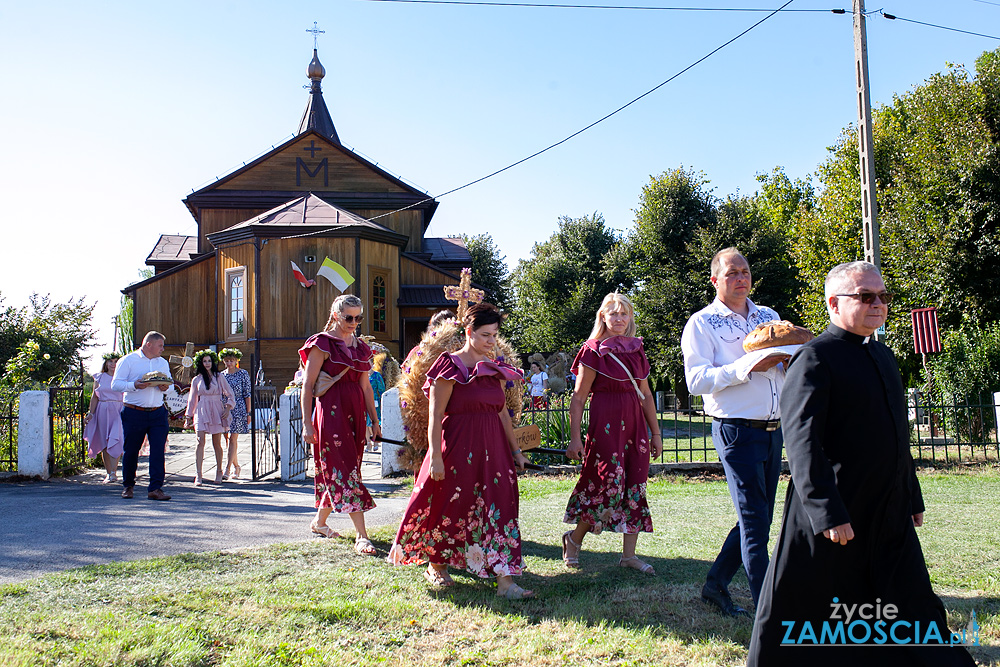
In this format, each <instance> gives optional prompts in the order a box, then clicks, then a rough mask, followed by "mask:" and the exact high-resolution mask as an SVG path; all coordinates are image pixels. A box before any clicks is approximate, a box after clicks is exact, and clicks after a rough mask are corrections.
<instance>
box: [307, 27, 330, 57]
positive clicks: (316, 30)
mask: <svg viewBox="0 0 1000 667" xmlns="http://www.w3.org/2000/svg"><path fill="white" fill-rule="evenodd" d="M306 32H309V33H312V36H313V50H314V51H315V50H316V49H317V48H319V36H320V35H325V34H326V30H320V29H319V22H318V21H313V27H312V29H311V30H309V29H307V30H306Z"/></svg>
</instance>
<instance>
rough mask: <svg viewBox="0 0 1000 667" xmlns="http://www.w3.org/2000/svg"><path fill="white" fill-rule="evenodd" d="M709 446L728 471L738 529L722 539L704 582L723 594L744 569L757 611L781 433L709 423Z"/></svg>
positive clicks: (775, 486) (779, 430) (765, 557)
mask: <svg viewBox="0 0 1000 667" xmlns="http://www.w3.org/2000/svg"><path fill="white" fill-rule="evenodd" d="M712 443H713V444H714V445H715V451H716V452H718V454H719V460H720V461H722V467H723V469H724V470H725V471H726V483H727V484H728V485H729V495H730V496H731V497H732V499H733V506H734V507H735V508H736V516H737V519H738V520H739V523H737V524H736V526H734V527H733V529H732V530H731V531H729V535H728V536H726V541H725V542H724V543H723V544H722V550H721V551H719V555H718V557H716V559H715V563H713V564H712V568H711V569H710V570H709V571H708V577H707V578H706V582H707V583H708V584H712V585H715V586H717V587H719V588H721V589H722V590H726V589H727V588H728V586H729V582H731V581H732V580H733V576H734V575H735V574H736V571H737V570H739V569H740V563H742V564H743V567H744V568H745V569H746V571H747V579H749V580H750V593H751V595H753V602H754V604H755V605H756V604H757V599H758V598H759V597H760V589H761V587H762V586H763V585H764V575H765V574H766V573H767V563H768V556H767V540H768V537H769V536H770V533H771V518H772V516H773V514H774V496H775V494H776V493H777V489H778V475H779V474H780V473H781V445H782V438H781V429H780V428H779V429H778V430H776V431H770V432H768V431H765V430H764V429H762V428H750V427H749V426H735V425H732V424H723V423H722V422H718V421H714V420H713V421H712Z"/></svg>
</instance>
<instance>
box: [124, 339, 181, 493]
mask: <svg viewBox="0 0 1000 667" xmlns="http://www.w3.org/2000/svg"><path fill="white" fill-rule="evenodd" d="M165 342H166V341H165V339H164V337H163V334H161V333H158V332H156V331H150V332H149V333H147V334H146V335H145V337H143V339H142V347H140V348H139V349H138V350H135V351H134V352H131V353H130V354H127V355H125V356H124V357H122V359H121V361H119V362H118V366H117V367H115V376H114V378H113V379H112V380H111V388H112V389H113V390H114V391H123V392H125V397H124V399H125V407H124V408H122V430H123V431H124V432H125V454H124V457H123V458H122V484H123V485H124V486H125V488H124V490H122V498H131V497H132V487H133V486H135V471H136V468H137V467H138V465H139V449H140V448H141V447H142V441H143V440H144V439H146V438H149V488H148V489H147V490H148V495H147V497H148V498H149V499H150V500H170V496H168V495H167V494H165V493H164V492H163V489H162V488H161V487H162V486H163V478H164V477H165V475H166V472H165V469H164V449H165V447H166V444H167V429H168V426H169V424H168V416H167V408H166V407H165V406H164V405H163V391H164V390H163V389H161V388H160V386H158V385H155V384H150V383H149V382H142V377H143V376H144V375H145V374H146V373H149V372H151V371H159V372H160V373H163V374H165V375H166V376H167V377H168V378H169V377H170V364H168V363H167V360H166V359H164V358H163V357H161V356H160V354H161V353H162V352H163V344H164V343H165Z"/></svg>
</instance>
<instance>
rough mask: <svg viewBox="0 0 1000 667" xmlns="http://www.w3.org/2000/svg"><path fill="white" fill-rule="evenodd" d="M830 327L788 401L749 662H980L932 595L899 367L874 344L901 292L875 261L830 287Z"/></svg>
mask: <svg viewBox="0 0 1000 667" xmlns="http://www.w3.org/2000/svg"><path fill="white" fill-rule="evenodd" d="M825 296H826V304H827V309H828V311H829V313H830V322H831V324H830V326H829V328H828V329H827V330H826V331H825V332H824V333H823V334H821V335H820V336H818V337H817V338H815V339H814V340H812V341H810V342H809V343H806V344H805V345H804V346H802V348H801V349H800V350H799V351H798V352H797V353H796V354H795V356H794V357H792V361H791V364H790V366H789V369H788V373H787V375H786V378H785V387H784V392H783V393H782V395H781V415H782V427H783V430H784V435H785V452H786V455H787V457H788V463H789V466H790V468H791V473H792V481H791V483H789V485H788V494H787V496H786V498H785V514H784V517H783V519H782V524H781V533H780V535H779V537H778V544H777V546H776V548H775V551H774V554H773V555H772V557H771V562H770V566H769V567H768V570H767V576H766V577H765V579H764V587H763V590H762V591H761V597H760V604H759V605H758V608H757V616H756V619H755V622H754V628H753V636H752V638H751V640H750V653H749V656H748V659H747V665H757V666H760V667H775V666H779V665H809V667H820V666H821V665H838V667H840V666H842V665H843V664H848V665H850V667H859V666H860V665H879V666H880V667H881V666H882V665H907V666H909V665H935V666H938V665H973V664H974V662H973V660H972V657H971V656H970V655H969V653H968V652H967V650H966V649H965V648H964V647H963V646H952V645H950V644H960V643H962V642H963V641H969V643H971V640H972V638H971V637H962V636H961V632H960V631H959V633H958V634H957V635H953V634H952V630H951V629H949V628H948V627H947V623H946V617H945V610H944V605H942V603H941V600H939V599H938V597H937V596H936V595H935V594H934V591H933V590H932V589H931V583H930V577H929V576H928V574H927V566H926V564H925V563H924V555H923V552H922V551H921V549H920V541H919V540H918V539H917V533H916V529H915V527H917V526H920V525H921V524H922V523H923V516H924V514H923V513H924V503H923V499H922V498H921V495H920V485H919V483H918V482H917V477H916V473H915V471H914V466H913V459H912V458H911V457H910V442H909V424H908V422H907V412H906V403H905V399H904V393H903V383H902V379H901V378H900V375H899V367H898V366H897V365H896V360H895V357H893V354H892V352H891V351H890V350H889V348H887V347H886V346H885V345H883V344H881V343H879V342H877V341H875V340H873V339H872V338H871V336H872V334H874V333H875V330H876V329H878V328H879V327H880V326H882V324H883V323H885V319H886V316H887V315H888V312H889V307H888V306H889V301H890V300H891V295H889V294H887V293H886V290H885V284H884V283H883V282H882V276H881V275H880V274H879V271H878V269H877V268H876V267H875V266H874V265H872V264H869V263H867V262H851V263H849V264H841V265H838V266H836V267H834V269H833V270H832V271H830V273H829V275H828V276H827V278H826V284H825Z"/></svg>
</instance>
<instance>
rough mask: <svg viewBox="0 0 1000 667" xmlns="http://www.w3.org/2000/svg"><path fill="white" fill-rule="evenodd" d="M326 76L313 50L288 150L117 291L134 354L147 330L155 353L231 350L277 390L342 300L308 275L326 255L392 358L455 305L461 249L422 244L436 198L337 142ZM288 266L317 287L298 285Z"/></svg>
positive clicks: (212, 201)
mask: <svg viewBox="0 0 1000 667" xmlns="http://www.w3.org/2000/svg"><path fill="white" fill-rule="evenodd" d="M325 73H326V72H325V70H324V69H323V65H322V64H321V63H320V61H319V57H318V55H317V52H316V50H315V49H314V50H313V59H312V62H310V63H309V68H308V76H309V79H310V81H311V84H312V85H311V87H310V92H309V99H308V102H307V104H306V109H305V113H303V115H302V121H301V122H300V124H299V130H298V132H297V133H296V135H295V136H294V137H293V138H292V139H290V140H288V141H286V142H285V143H283V144H281V145H280V146H278V147H277V148H274V149H273V150H271V151H270V152H268V153H266V154H265V155H263V156H262V157H260V158H258V159H256V160H254V161H253V162H251V163H249V164H247V165H246V166H244V167H242V168H240V169H237V170H236V171H234V172H232V173H230V174H228V175H226V176H223V177H222V178H220V179H218V180H217V181H216V182H214V183H212V184H210V185H208V186H206V187H204V188H202V189H200V190H198V191H196V192H193V193H192V194H190V195H189V196H188V197H187V198H186V199H185V200H184V203H185V204H186V205H187V207H188V209H189V210H190V212H191V215H193V216H194V219H195V221H196V222H197V223H198V234H197V236H177V235H163V236H161V237H160V239H159V241H158V243H157V244H156V247H155V248H153V251H152V252H151V253H150V254H149V256H148V257H147V259H146V264H147V265H148V266H150V267H152V268H153V269H154V271H155V273H154V275H153V277H151V278H149V279H147V280H143V281H142V282H139V283H135V284H133V285H130V286H128V287H126V288H125V289H124V290H122V291H123V292H124V293H125V294H127V295H129V296H130V297H132V299H133V301H134V322H133V326H134V328H133V331H134V332H135V336H136V341H135V344H136V346H138V345H139V343H140V342H141V338H142V336H143V335H144V334H145V332H147V331H150V330H156V331H160V332H162V333H163V334H164V335H165V336H166V338H167V349H166V350H165V351H164V356H167V355H169V354H172V353H173V354H183V350H184V346H185V343H187V342H192V343H194V345H195V349H201V348H205V347H209V346H211V345H215V346H217V348H222V347H236V348H240V349H241V350H242V352H243V354H244V358H243V362H242V366H243V367H244V368H247V369H248V370H250V371H251V374H254V373H256V371H257V368H258V367H259V365H261V364H262V365H263V370H264V373H265V377H266V378H267V379H268V380H269V381H271V382H273V383H274V384H276V385H278V386H283V385H284V384H285V383H287V382H288V381H289V380H291V378H292V375H293V374H294V372H295V370H296V368H297V365H298V355H297V350H298V348H299V347H300V346H301V345H302V343H303V342H304V341H305V339H306V338H308V337H309V336H310V335H312V334H313V333H315V332H317V331H319V330H320V329H321V328H322V327H323V325H324V324H325V323H326V320H327V316H328V313H329V310H330V305H331V303H332V302H333V300H334V299H335V298H336V297H337V296H338V295H339V294H340V291H339V290H338V289H337V288H336V287H334V285H333V284H332V283H331V282H330V281H329V280H326V279H325V278H323V277H318V278H317V276H316V272H317V270H318V269H319V268H320V266H321V265H322V263H323V260H324V259H325V258H327V257H329V258H330V259H332V260H333V261H334V262H336V263H338V264H340V265H341V266H342V267H344V268H345V269H347V271H348V272H349V273H350V275H351V276H352V277H353V278H354V282H353V283H352V284H351V285H350V286H348V287H347V289H346V290H345V293H351V294H355V295H357V296H358V297H360V298H361V300H362V301H363V303H364V304H365V319H364V322H363V324H362V326H361V329H360V332H361V333H362V334H369V335H372V336H374V337H375V339H376V340H377V341H378V342H381V343H383V344H384V345H385V346H386V347H388V348H389V349H390V350H391V351H392V352H393V354H394V355H396V356H397V357H400V358H401V355H405V354H406V352H408V351H409V349H410V348H411V347H413V346H414V345H416V344H417V343H419V341H420V332H421V331H423V329H424V328H425V326H426V325H427V320H428V318H429V317H430V315H432V314H433V313H434V311H436V310H439V309H441V308H445V307H449V306H453V305H454V304H453V302H449V301H446V300H445V299H444V293H443V290H442V288H441V286H442V285H457V284H458V282H459V272H460V270H461V268H462V267H464V266H471V258H470V256H469V251H468V249H467V248H466V246H465V243H464V241H463V240H462V239H461V238H427V237H425V236H424V232H425V231H426V230H427V226H428V225H429V224H430V221H431V218H432V216H433V215H434V211H435V210H436V209H437V205H438V203H437V201H435V200H434V199H433V198H431V197H429V196H428V195H427V194H426V193H424V192H421V191H420V190H417V189H416V188H414V187H412V186H410V185H408V184H406V183H404V182H403V181H401V180H400V179H398V178H396V177H395V176H393V175H391V174H389V173H387V172H386V171H384V170H382V169H380V168H379V167H377V166H376V165H374V164H372V163H371V162H369V161H368V160H366V159H364V158H363V157H361V156H360V155H358V154H357V153H355V152H353V151H352V150H350V149H348V148H347V147H345V146H344V145H343V144H341V143H340V138H339V137H338V135H337V130H336V128H335V127H334V124H333V120H332V118H331V117H330V112H329V110H328V109H327V106H326V103H325V102H324V100H323V93H322V89H321V85H320V84H321V82H322V79H323V77H324V75H325ZM293 262H294V263H295V264H296V265H297V266H298V267H300V268H301V271H302V274H304V276H305V277H306V278H307V279H315V280H316V284H315V285H313V286H311V287H308V288H306V287H304V286H303V285H302V284H301V283H300V281H299V280H298V279H296V277H295V275H294V274H293V272H292V263H293ZM251 360H253V367H252V368H251Z"/></svg>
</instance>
